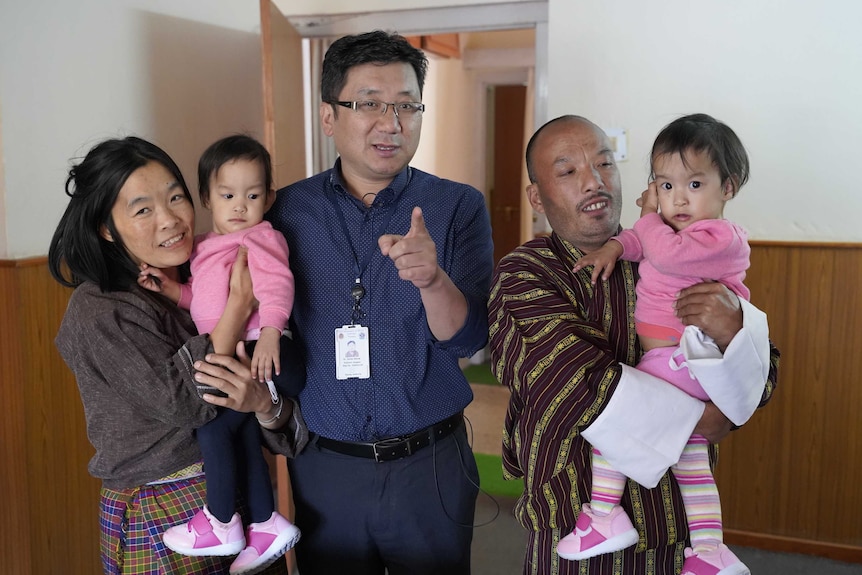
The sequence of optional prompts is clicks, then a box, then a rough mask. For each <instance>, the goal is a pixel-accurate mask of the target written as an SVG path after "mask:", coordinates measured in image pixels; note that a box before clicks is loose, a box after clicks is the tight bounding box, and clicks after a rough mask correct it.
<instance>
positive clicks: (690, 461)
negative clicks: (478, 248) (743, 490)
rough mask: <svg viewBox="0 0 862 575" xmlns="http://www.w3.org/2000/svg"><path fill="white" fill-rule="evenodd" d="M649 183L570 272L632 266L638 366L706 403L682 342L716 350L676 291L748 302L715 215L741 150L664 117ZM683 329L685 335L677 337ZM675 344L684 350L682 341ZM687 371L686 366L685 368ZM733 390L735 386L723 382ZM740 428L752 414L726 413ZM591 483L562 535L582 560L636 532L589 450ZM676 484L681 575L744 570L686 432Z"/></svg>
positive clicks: (730, 193) (698, 120)
mask: <svg viewBox="0 0 862 575" xmlns="http://www.w3.org/2000/svg"><path fill="white" fill-rule="evenodd" d="M651 168H652V178H651V179H652V181H651V182H650V184H649V188H648V189H647V190H646V191H645V192H643V194H642V195H641V198H640V199H639V200H638V205H640V206H641V218H640V219H639V220H638V221H637V222H636V223H635V225H634V228H633V229H631V230H623V231H622V232H621V233H620V234H619V235H618V236H615V237H613V238H611V240H609V241H608V242H607V243H606V244H605V245H604V246H603V247H601V248H599V249H598V250H596V251H594V252H592V253H589V254H586V255H585V256H584V257H582V258H581V259H580V260H579V261H578V263H577V265H576V266H575V267H574V270H573V271H575V272H577V271H579V270H581V269H583V268H584V267H586V266H590V265H592V266H595V267H594V269H593V272H592V280H593V283H595V282H596V280H597V279H598V278H599V276H601V277H602V278H603V279H605V280H606V279H607V278H608V277H609V276H610V274H611V271H612V270H613V268H614V265H615V263H616V261H617V259H619V258H623V259H626V260H629V261H637V262H640V265H639V272H640V279H639V281H638V283H637V287H636V291H637V304H636V307H635V327H636V330H637V333H638V338H639V339H640V342H641V346H642V348H643V349H644V351H645V354H644V356H643V358H642V359H641V362H640V363H639V364H638V366H637V368H638V369H640V370H643V371H646V372H648V373H650V374H652V375H655V376H656V377H659V378H661V379H664V380H666V381H669V382H670V383H672V384H674V385H676V386H677V387H679V388H680V389H682V390H683V391H685V392H687V393H688V394H689V395H692V396H694V397H697V398H698V399H701V400H704V401H709V400H710V396H709V394H708V393H707V392H706V391H705V390H704V388H703V387H702V386H701V383H700V382H699V381H698V379H697V373H695V372H696V371H697V369H695V368H694V367H693V366H689V365H688V364H687V363H686V353H685V352H686V349H685V346H686V345H687V344H688V345H690V344H691V343H692V342H695V344H696V345H697V346H699V348H700V349H701V352H700V353H701V354H702V353H703V351H702V350H704V349H706V350H707V352H706V353H707V355H709V354H711V353H713V350H714V354H715V356H718V357H720V355H721V352H719V351H718V348H717V347H716V346H715V344H714V343H713V342H712V341H711V340H710V339H709V337H708V336H706V335H705V334H703V333H702V332H701V331H700V330H698V328H696V327H694V326H688V327H685V326H683V325H682V323H681V322H680V320H679V319H678V318H677V316H676V314H675V313H674V303H675V300H676V297H677V294H678V293H679V292H680V290H682V289H685V288H687V287H690V286H692V285H695V284H699V283H702V282H704V281H707V280H713V281H719V282H722V283H723V284H724V285H726V286H727V287H728V288H729V289H730V290H731V291H733V293H735V294H736V295H737V296H738V297H741V298H745V299H746V300H747V299H749V291H748V288H746V287H745V285H744V284H743V280H744V279H745V271H746V270H747V269H748V267H749V256H750V252H751V250H750V248H749V245H748V241H747V234H746V232H745V230H743V229H742V228H741V227H739V226H738V225H736V224H734V223H732V222H730V221H728V220H725V219H723V217H722V216H723V213H724V205H725V203H726V202H727V201H728V200H730V199H732V198H733V197H734V196H736V194H737V192H738V191H739V189H740V188H741V187H742V186H743V185H744V184H745V182H746V181H747V180H748V174H749V163H748V155H747V153H746V151H745V148H744V147H743V145H742V143H741V142H740V140H739V138H738V137H737V136H736V134H735V133H734V132H733V130H731V129H730V128H729V127H728V126H726V125H725V124H723V123H721V122H719V121H717V120H715V119H714V118H712V117H710V116H708V115H706V114H694V115H690V116H684V117H682V118H679V119H677V120H675V121H674V122H671V123H670V124H669V125H668V126H666V127H665V128H664V129H663V130H662V131H661V132H660V133H659V135H658V137H657V138H656V141H655V143H654V144H653V149H652V153H651ZM684 333H685V334H686V335H685V336H684V335H683V334H684ZM681 343H682V346H681ZM690 368H691V369H690ZM722 383H726V385H727V386H732V385H733V382H730V381H728V382H722ZM725 415H726V416H727V417H728V418H729V419H730V420H731V421H732V422H733V423H735V424H737V425H741V424H742V423H744V422H745V421H746V420H747V419H748V417H750V416H751V413H745V414H727V413H726V414H725ZM592 465H593V486H592V493H591V499H590V502H589V503H586V504H584V506H583V508H582V511H581V514H580V515H579V517H578V521H577V526H576V528H575V530H574V531H573V532H572V533H571V534H569V535H567V536H566V537H564V538H562V539H561V540H560V543H559V545H558V547H557V552H558V554H559V555H560V556H561V557H563V558H565V559H572V560H575V559H577V560H580V559H586V558H589V557H593V556H595V555H599V554H602V553H610V552H614V551H618V550H621V549H624V548H626V547H628V546H630V545H634V544H636V543H637V542H638V532H637V530H636V529H635V528H634V526H633V524H632V522H631V519H630V518H629V517H628V516H627V515H626V513H625V511H623V509H622V507H621V506H620V505H619V503H620V500H621V498H622V493H623V489H624V487H625V483H626V477H625V476H624V475H622V474H621V473H619V472H618V471H616V470H614V469H613V468H612V466H611V465H610V464H609V463H608V462H607V460H605V459H604V458H603V457H602V455H601V453H600V452H599V451H598V450H596V449H593V460H592ZM671 470H672V472H673V474H674V476H675V477H676V479H677V482H678V483H679V486H680V491H681V493H682V498H683V502H684V504H685V511H686V517H687V519H688V527H689V533H690V538H691V548H687V549H686V550H685V557H686V559H685V562H684V564H683V569H682V575H705V574H711V575H712V574H716V573H719V574H721V575H742V574H746V573H749V570H748V568H747V567H746V566H745V565H744V564H743V563H742V562H741V561H740V560H739V559H738V558H737V557H736V556H735V555H734V554H733V553H732V552H731V551H730V550H729V549H728V548H727V546H726V545H724V543H723V536H722V523H721V506H720V503H719V497H718V490H717V489H716V486H715V481H714V479H713V476H712V472H711V468H710V463H709V442H708V441H707V440H706V438H704V437H703V436H700V435H693V436H692V437H691V439H690V440H689V442H688V444H687V445H686V447H685V449H684V450H683V453H682V456H681V458H680V460H679V462H677V463H676V464H675V465H674V466H673V467H672V468H671Z"/></svg>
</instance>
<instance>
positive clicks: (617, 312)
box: [488, 116, 779, 575]
mask: <svg viewBox="0 0 862 575" xmlns="http://www.w3.org/2000/svg"><path fill="white" fill-rule="evenodd" d="M527 170H528V173H529V177H530V182H531V183H530V185H529V186H528V187H527V194H528V197H529V199H530V203H531V204H532V206H533V207H534V208H535V209H536V211H538V212H540V213H543V214H545V215H546V217H547V218H548V222H549V223H550V224H551V227H552V228H553V230H554V232H553V233H552V234H551V235H550V236H549V237H542V238H537V239H534V240H531V241H529V242H527V243H526V244H524V245H522V246H520V247H519V248H517V249H515V250H514V251H513V252H512V253H510V254H509V255H508V256H506V257H505V258H503V259H502V260H501V261H500V263H499V265H498V267H497V270H496V273H495V277H494V283H493V288H492V291H491V297H490V302H489V306H488V307H489V309H488V311H489V317H490V324H491V327H490V345H491V357H492V367H493V370H494V373H495V375H496V376H497V378H498V379H499V380H500V381H501V382H503V383H504V384H505V385H507V386H508V387H509V389H510V390H511V392H512V395H511V400H510V403H509V407H508V411H507V414H506V422H505V429H504V434H503V467H504V474H505V475H506V476H507V477H508V478H518V477H523V478H524V482H525V492H524V493H523V494H522V496H521V497H520V499H519V500H518V503H517V505H516V510H515V511H516V515H517V517H518V520H519V522H520V523H521V524H522V525H523V526H524V528H525V529H527V530H528V538H527V550H526V558H525V564H524V573H525V574H536V575H566V574H572V575H576V574H577V575H612V574H613V575H617V574H618V575H643V574H649V575H676V574H678V573H680V570H681V568H682V564H683V559H684V558H683V549H684V548H685V546H686V545H687V543H686V540H687V538H688V527H687V523H686V517H685V512H684V509H683V503H682V499H681V496H680V493H679V488H678V486H677V483H676V480H675V479H674V478H673V476H672V475H671V474H670V473H668V472H667V468H668V467H669V466H671V465H672V464H674V463H676V461H677V460H678V459H679V456H680V454H681V453H682V449H683V447H684V445H685V443H686V440H687V439H688V438H689V436H691V435H692V433H699V434H701V435H704V436H705V437H707V438H708V439H710V440H711V441H712V442H718V441H719V440H720V439H722V438H723V437H724V436H725V435H726V434H727V433H728V432H729V431H730V430H731V423H730V421H729V420H728V419H727V418H726V417H725V416H724V415H723V414H722V412H721V410H720V409H719V408H718V407H717V406H716V405H714V404H712V403H703V402H701V401H699V400H697V399H695V398H692V397H690V396H688V395H686V394H685V393H684V392H682V391H680V390H679V389H678V388H676V387H674V386H672V385H670V384H669V383H666V382H664V381H662V380H659V379H656V378H654V377H652V376H650V375H648V374H646V373H643V372H639V371H637V370H635V369H634V368H632V367H629V366H633V365H635V364H636V363H637V361H638V359H639V356H640V347H639V344H638V338H637V334H636V333H635V326H634V306H635V282H636V281H637V264H636V263H632V262H628V261H623V260H620V261H618V262H617V265H616V267H615V269H614V271H613V273H612V275H611V277H610V278H609V279H608V280H607V281H599V282H598V283H597V284H595V285H593V284H591V281H590V273H589V272H590V271H591V269H592V268H588V269H585V270H581V271H579V272H578V273H572V271H571V270H572V267H573V266H574V264H575V262H577V260H578V259H579V258H580V257H581V256H582V255H583V254H585V253H588V252H590V251H592V250H595V249H597V248H599V247H600V246H602V245H603V244H604V243H605V242H606V241H607V240H608V239H610V237H611V236H612V235H615V234H616V233H617V232H618V231H619V229H620V228H619V220H620V212H621V207H622V205H621V202H622V194H621V191H620V176H619V171H618V169H617V166H616V164H615V162H614V157H613V152H612V149H611V146H610V143H609V140H608V138H607V136H606V135H605V134H604V132H602V130H601V129H600V128H598V127H597V126H596V125H594V124H593V123H592V122H590V121H588V120H586V119H585V118H581V117H577V116H563V117H561V118H557V119H555V120H551V121H550V122H548V123H547V124H545V125H544V126H543V127H542V128H540V129H539V130H538V131H537V132H536V133H535V134H534V135H533V137H532V139H531V140H530V143H529V144H528V146H527ZM677 309H678V315H679V317H680V318H681V320H682V322H683V323H684V324H686V325H688V324H693V325H697V326H698V327H700V328H701V329H702V330H703V331H704V332H705V333H706V334H708V335H709V336H711V337H712V338H713V339H715V341H716V343H717V344H718V345H719V349H720V350H721V351H722V353H723V354H724V356H723V359H722V360H721V361H720V362H719V363H720V365H719V366H718V369H719V370H723V371H720V374H721V377H725V378H727V381H734V382H737V384H738V385H739V387H740V388H741V389H744V390H746V393H740V398H739V402H740V403H744V402H748V403H749V404H751V403H752V401H753V403H756V404H759V405H763V404H765V403H766V401H768V400H769V398H770V396H771V395H772V391H773V389H774V386H775V383H776V376H777V367H778V357H779V356H778V351H777V350H776V349H775V348H774V347H772V346H771V344H769V342H768V330H767V326H766V317H765V315H764V314H763V313H762V312H760V311H759V310H757V309H756V308H755V307H754V306H752V305H751V304H749V303H748V302H745V301H740V300H739V298H737V297H736V296H734V295H733V294H732V292H730V291H729V290H728V289H727V288H726V287H724V286H723V285H722V284H720V283H711V284H700V285H698V286H693V287H691V288H688V289H687V290H684V291H683V292H682V294H681V297H680V299H679V300H678V305H677ZM731 342H733V345H730V344H731ZM752 398H753V400H752ZM729 407H731V408H737V407H739V408H744V407H745V406H743V405H734V406H729ZM749 407H751V408H752V409H753V408H754V405H750V406H749ZM590 444H593V445H595V446H596V447H597V448H599V449H600V450H601V452H602V454H603V455H604V456H605V458H606V459H607V460H608V461H609V462H610V463H611V464H612V465H613V466H614V467H615V468H616V469H618V470H619V471H621V472H622V473H624V474H625V475H626V476H627V477H629V478H631V479H630V480H629V481H628V483H627V485H626V489H625V492H624V495H623V500H622V506H623V508H624V509H625V511H626V512H627V513H628V514H629V516H630V517H631V518H632V521H633V522H634V525H635V527H636V529H637V531H638V535H639V541H638V543H637V544H636V545H634V546H633V547H629V548H628V549H625V550H623V551H620V552H616V553H613V554H605V555H599V556H597V557H593V558H591V559H587V560H583V561H567V560H565V559H561V558H560V557H559V556H558V555H557V554H556V546H557V543H558V542H559V540H560V538H561V537H564V536H565V535H567V534H568V533H570V532H571V531H572V529H573V528H574V526H575V522H576V520H577V517H578V513H579V512H580V509H581V506H582V504H583V503H584V502H587V501H589V495H590V487H591V485H592V478H591V464H590ZM714 453H715V452H714V450H713V456H714ZM713 461H714V457H713ZM644 485H646V486H647V487H644Z"/></svg>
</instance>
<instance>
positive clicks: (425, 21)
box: [273, 0, 549, 239]
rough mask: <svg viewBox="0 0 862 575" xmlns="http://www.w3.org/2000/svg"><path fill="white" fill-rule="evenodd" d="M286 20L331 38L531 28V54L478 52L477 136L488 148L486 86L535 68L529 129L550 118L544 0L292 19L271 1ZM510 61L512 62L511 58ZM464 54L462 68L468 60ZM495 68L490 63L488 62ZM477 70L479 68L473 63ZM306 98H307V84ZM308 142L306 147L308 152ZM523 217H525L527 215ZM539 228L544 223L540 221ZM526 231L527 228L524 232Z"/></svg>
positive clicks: (312, 110)
mask: <svg viewBox="0 0 862 575" xmlns="http://www.w3.org/2000/svg"><path fill="white" fill-rule="evenodd" d="M273 3H274V4H276V6H278V7H279V9H280V10H281V11H282V13H284V15H285V17H287V19H288V20H289V21H290V23H291V24H292V25H293V27H294V28H295V29H296V30H297V32H299V34H300V36H302V37H303V38H333V37H339V36H344V35H346V34H357V33H361V32H366V31H368V30H375V29H382V30H394V31H397V32H398V33H399V34H402V35H405V36H407V35H423V34H441V33H449V32H476V31H495V30H512V29H519V28H520V29H523V28H533V29H535V45H534V48H533V49H532V50H529V51H524V50H513V51H508V52H507V53H506V54H505V55H501V54H500V53H499V52H506V51H505V50H502V51H496V52H497V53H496V54H493V52H495V51H493V50H489V51H480V52H483V55H482V56H480V57H478V58H477V60H478V61H482V59H483V58H485V62H486V65H485V66H484V67H485V68H487V69H483V70H482V71H480V72H479V73H477V81H476V85H475V86H474V88H473V89H474V93H475V94H478V95H480V96H481V97H479V98H478V99H477V102H480V103H481V104H480V105H481V110H477V113H478V114H479V118H480V124H482V126H481V128H477V129H479V130H480V133H479V134H478V136H479V139H478V140H477V141H478V142H481V143H482V146H483V147H484V146H485V145H486V142H485V135H486V133H487V132H486V130H487V126H486V121H485V117H486V113H487V110H486V103H485V97H484V90H485V89H486V87H487V86H488V85H492V84H502V83H512V78H516V83H518V82H521V81H524V82H526V78H527V77H528V75H529V70H530V69H532V70H533V88H534V93H533V129H534V130H535V129H538V128H539V127H540V126H541V125H542V124H544V123H545V122H546V121H547V120H548V119H549V118H548V1H547V0H532V1H525V2H516V3H513V2H499V3H493V4H472V5H465V6H448V7H445V6H444V7H434V8H422V9H415V10H378V11H370V12H363V13H352V14H337V15H327V14H320V15H311V16H309V15H305V16H295V15H291V14H290V13H289V11H290V4H289V0H273ZM513 58H514V59H513ZM468 59H469V58H468V55H467V54H465V65H466V61H467V60H468ZM501 61H502V62H506V66H504V67H499V66H497V65H496V63H498V62H501ZM492 62H493V63H494V64H495V65H493V66H492V65H490V64H491V63H492ZM474 65H476V67H481V66H479V65H477V63H476V62H474ZM303 81H304V82H305V83H307V82H308V81H309V77H308V74H304V78H303ZM305 94H306V96H308V95H309V94H310V89H309V87H308V86H307V85H306V88H305ZM308 110H309V111H307V112H306V115H307V118H306V132H307V140H309V142H310V127H309V126H310V125H311V124H310V123H311V122H314V121H315V119H316V110H317V107H316V106H315V105H313V103H312V104H311V105H310V106H309V108H308ZM310 148H311V146H310V143H309V145H308V146H307V149H308V150H309V151H310ZM480 174H481V182H482V184H483V185H485V184H486V183H487V182H486V177H485V168H484V167H483V168H482V169H481V170H480ZM531 212H532V206H530V205H529V202H527V201H526V198H524V202H523V203H522V213H523V214H529V213H531ZM525 218H526V216H525ZM533 227H534V226H533V225H532V221H531V219H522V222H521V237H522V239H524V238H530V237H532V236H533V232H534V230H533ZM539 227H542V224H541V223H539ZM528 228H529V229H528Z"/></svg>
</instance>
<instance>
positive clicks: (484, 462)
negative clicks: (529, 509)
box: [473, 453, 524, 498]
mask: <svg viewBox="0 0 862 575" xmlns="http://www.w3.org/2000/svg"><path fill="white" fill-rule="evenodd" d="M473 455H474V456H475V457H476V466H477V467H478V468H479V485H480V486H481V487H482V490H483V491H485V492H486V493H489V494H491V495H499V496H501V497H511V498H517V497H520V496H521V493H522V492H523V491H524V481H523V480H522V479H515V480H513V481H507V480H505V479H503V460H502V458H501V457H500V456H499V455H487V454H485V453H474V454H473Z"/></svg>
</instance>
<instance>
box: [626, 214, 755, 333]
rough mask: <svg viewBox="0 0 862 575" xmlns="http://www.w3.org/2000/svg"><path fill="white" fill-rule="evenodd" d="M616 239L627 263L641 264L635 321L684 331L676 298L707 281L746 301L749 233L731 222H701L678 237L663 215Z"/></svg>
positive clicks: (645, 219) (640, 222)
mask: <svg viewBox="0 0 862 575" xmlns="http://www.w3.org/2000/svg"><path fill="white" fill-rule="evenodd" d="M613 239H615V240H617V241H619V242H620V243H621V244H622V245H623V255H622V256H621V258H622V259H624V260H629V261H636V262H641V264H640V266H639V271H640V281H638V284H637V296H638V297H637V304H636V306H635V321H636V322H637V323H644V324H651V325H657V326H662V327H667V328H671V329H673V330H676V331H678V332H679V335H680V336H681V335H682V332H683V329H684V326H683V325H682V322H680V321H679V319H677V317H676V316H675V315H674V313H673V302H674V300H675V299H676V294H677V292H679V291H680V290H681V289H683V288H687V287H689V286H692V285H694V284H697V283H701V282H703V281H706V280H716V281H720V282H721V283H723V284H724V285H726V286H727V287H728V288H730V289H731V290H732V291H733V292H734V293H735V294H736V295H738V296H739V297H741V298H744V299H745V300H746V301H747V300H749V299H750V297H751V295H750V292H749V290H748V288H747V287H745V285H744V284H743V283H742V282H743V280H744V279H745V270H747V269H748V266H749V256H750V254H751V248H750V247H749V245H748V234H747V233H746V232H745V230H743V229H742V228H741V227H740V226H738V225H736V224H734V223H733V222H730V221H728V220H721V219H717V220H701V221H699V222H695V223H693V224H691V225H690V226H688V227H687V228H685V229H684V230H682V231H680V232H677V231H675V230H674V229H673V228H672V227H670V226H669V225H667V224H666V223H665V222H664V220H662V219H661V216H660V215H659V214H647V215H645V216H643V217H642V218H640V219H639V220H638V221H637V222H635V225H634V228H633V229H631V230H623V231H622V232H621V233H620V235H618V236H615V237H614V238H613Z"/></svg>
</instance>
